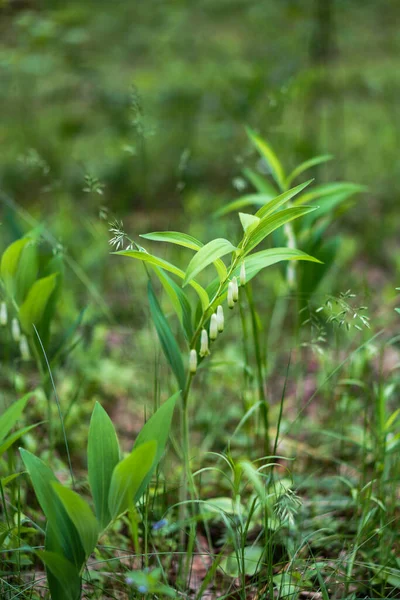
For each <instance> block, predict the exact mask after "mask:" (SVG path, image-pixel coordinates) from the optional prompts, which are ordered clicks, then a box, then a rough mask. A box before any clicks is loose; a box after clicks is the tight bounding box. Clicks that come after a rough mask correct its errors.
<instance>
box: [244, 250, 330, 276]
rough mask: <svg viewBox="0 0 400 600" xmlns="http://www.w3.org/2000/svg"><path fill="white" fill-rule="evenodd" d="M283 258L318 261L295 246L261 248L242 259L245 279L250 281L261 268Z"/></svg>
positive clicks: (283, 259)
mask: <svg viewBox="0 0 400 600" xmlns="http://www.w3.org/2000/svg"><path fill="white" fill-rule="evenodd" d="M285 260H305V261H310V262H315V263H320V262H321V261H319V260H318V259H317V258H314V257H313V256H310V255H309V254H306V253H305V252H302V251H301V250H297V248H269V249H268V250H261V251H260V252H255V253H254V254H250V256H247V257H246V258H245V259H244V264H245V267H246V281H250V280H251V279H253V277H255V276H256V275H257V274H258V273H259V272H260V271H261V270H262V269H265V268H267V267H270V266H272V265H275V264H276V263H279V262H282V261H285ZM239 274H240V267H238V268H237V269H235V271H234V275H236V276H239Z"/></svg>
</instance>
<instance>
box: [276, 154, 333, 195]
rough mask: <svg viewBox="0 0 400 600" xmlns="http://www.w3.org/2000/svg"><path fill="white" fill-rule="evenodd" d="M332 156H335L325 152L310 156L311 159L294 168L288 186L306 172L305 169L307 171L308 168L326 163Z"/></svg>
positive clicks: (287, 182)
mask: <svg viewBox="0 0 400 600" xmlns="http://www.w3.org/2000/svg"><path fill="white" fill-rule="evenodd" d="M332 158H333V156H332V154H323V155H321V156H315V157H314V158H310V159H309V160H306V161H304V162H303V163H301V164H300V165H299V166H298V167H296V168H295V169H293V171H292V172H291V173H290V175H289V176H288V178H287V180H286V185H287V187H289V185H290V184H291V183H292V181H294V180H295V179H296V178H297V177H298V176H299V175H301V174H302V173H304V171H307V170H308V169H311V168H312V167H316V166H317V165H320V164H321V163H325V162H327V161H328V160H332Z"/></svg>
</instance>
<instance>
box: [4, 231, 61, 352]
mask: <svg viewBox="0 0 400 600" xmlns="http://www.w3.org/2000/svg"><path fill="white" fill-rule="evenodd" d="M40 241H41V240H40V237H39V234H38V232H37V231H36V230H34V231H32V232H31V233H30V234H29V235H27V236H26V237H24V238H21V239H20V240H17V241H16V242H13V243H12V244H11V245H10V246H9V247H8V248H6V250H5V251H4V252H3V255H2V258H1V267H0V275H1V278H0V290H1V291H2V293H1V296H2V301H3V302H4V303H5V305H6V306H7V313H8V321H9V322H10V323H11V321H12V319H17V320H18V322H19V324H20V328H21V329H22V332H23V333H24V334H25V335H26V337H27V344H28V347H29V348H30V349H31V350H33V346H36V348H37V349H38V350H40V343H39V340H38V338H37V335H36V333H35V328H36V330H37V332H38V335H39V336H40V339H41V341H42V343H43V345H44V347H45V348H46V349H47V351H48V352H49V354H51V350H50V349H49V342H50V328H51V324H52V321H53V319H54V315H55V311H56V304H57V300H58V297H59V295H60V293H61V288H62V283H63V268H64V267H63V257H62V256H61V254H58V255H56V256H53V255H52V254H50V255H46V254H45V253H43V252H42V251H40V250H39V244H40ZM58 347H59V348H58V349H60V343H58ZM21 353H22V351H21ZM38 356H40V360H43V357H42V352H41V351H40V352H39V353H38Z"/></svg>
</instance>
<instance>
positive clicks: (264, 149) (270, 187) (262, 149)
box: [217, 129, 365, 302]
mask: <svg viewBox="0 0 400 600" xmlns="http://www.w3.org/2000/svg"><path fill="white" fill-rule="evenodd" d="M247 133H248V137H249V139H250V142H251V144H252V145H253V147H254V148H255V149H256V150H257V152H258V153H259V155H260V157H261V159H262V161H263V164H264V171H265V168H266V169H267V170H268V177H266V176H265V174H264V172H263V173H260V172H257V171H254V170H253V169H251V168H245V169H244V175H245V177H246V178H247V179H248V181H249V182H250V184H251V185H252V186H254V187H255V189H256V192H257V193H255V194H248V195H246V196H243V197H241V198H239V199H238V200H234V201H233V202H230V203H228V204H226V205H224V206H223V207H222V208H221V209H220V210H219V211H218V212H217V214H218V215H225V214H227V213H229V212H231V211H234V210H237V209H238V208H245V207H247V206H263V205H264V204H265V203H266V202H268V201H270V200H271V198H273V197H274V196H276V194H277V193H279V192H280V193H281V194H283V193H285V192H287V190H288V189H289V188H290V186H291V185H292V184H293V182H295V181H296V180H298V178H299V177H301V176H302V175H303V174H304V173H306V172H307V171H308V170H309V169H311V168H313V167H316V166H318V165H321V164H323V163H326V162H327V161H330V160H332V158H333V157H332V156H331V155H329V154H326V155H321V156H316V157H314V158H310V159H309V160H306V161H305V162H303V163H301V164H300V165H298V166H297V167H296V168H295V169H293V170H292V171H291V172H290V173H289V174H287V172H286V170H285V168H284V166H283V164H282V162H281V161H280V160H279V158H278V156H277V154H276V153H275V152H274V150H273V148H272V147H271V146H270V144H269V143H268V142H267V141H266V140H264V139H263V138H261V137H260V136H259V135H258V134H257V133H256V132H255V131H253V130H251V129H248V130H247ZM270 179H272V180H273V181H272V183H271V181H270ZM308 183H310V182H308ZM364 189H365V188H364V187H363V186H361V185H358V184H354V183H348V182H332V183H324V184H320V185H317V186H315V187H314V188H313V189H312V190H311V191H310V190H307V191H305V192H304V193H303V194H300V195H298V196H297V197H296V199H295V200H293V202H292V205H293V206H295V207H301V206H304V205H310V206H314V207H315V211H313V212H309V213H308V214H307V215H305V217H304V219H301V220H299V221H297V222H296V223H291V222H288V223H286V224H285V226H284V229H283V231H284V235H285V237H286V243H287V246H288V247H289V248H296V247H297V245H298V244H300V245H301V248H302V249H303V250H304V251H305V252H307V253H308V254H311V255H312V256H314V255H315V256H318V257H319V258H320V259H321V261H323V262H322V263H321V264H318V265H314V267H313V266H312V265H310V266H309V268H307V269H302V270H300V266H299V265H298V266H297V269H296V270H297V271H298V273H297V275H296V270H295V264H293V265H291V264H290V265H289V267H288V270H287V282H288V285H289V287H290V288H296V293H297V294H298V295H299V297H300V298H302V302H304V300H306V299H307V298H309V297H310V296H311V295H312V293H313V292H314V291H315V290H316V288H317V286H318V285H319V284H320V282H321V281H322V279H323V277H325V276H326V275H327V273H328V272H329V270H330V269H331V268H332V266H333V264H334V263H335V258H336V257H337V254H338V251H339V245H340V238H339V237H337V236H336V237H334V238H329V239H326V238H325V235H326V231H327V229H328V227H329V226H330V225H331V224H332V222H333V221H334V220H335V219H336V217H337V216H338V215H339V214H341V213H343V212H344V211H345V210H346V209H347V208H348V207H349V200H350V198H352V197H353V196H354V195H355V194H357V193H359V192H361V191H363V190H364ZM299 191H301V190H299ZM289 201H290V199H289ZM316 203H318V206H317V205H316ZM274 235H275V243H276V244H278V245H280V244H281V243H282V232H281V231H277V232H275V234H274Z"/></svg>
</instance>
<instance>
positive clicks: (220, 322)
mask: <svg viewBox="0 0 400 600" xmlns="http://www.w3.org/2000/svg"><path fill="white" fill-rule="evenodd" d="M224 324H225V321H224V309H223V308H222V306H218V308H217V327H218V331H219V332H220V333H222V332H223V330H224Z"/></svg>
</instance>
